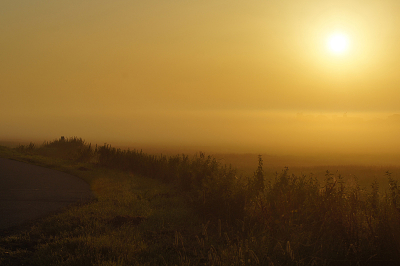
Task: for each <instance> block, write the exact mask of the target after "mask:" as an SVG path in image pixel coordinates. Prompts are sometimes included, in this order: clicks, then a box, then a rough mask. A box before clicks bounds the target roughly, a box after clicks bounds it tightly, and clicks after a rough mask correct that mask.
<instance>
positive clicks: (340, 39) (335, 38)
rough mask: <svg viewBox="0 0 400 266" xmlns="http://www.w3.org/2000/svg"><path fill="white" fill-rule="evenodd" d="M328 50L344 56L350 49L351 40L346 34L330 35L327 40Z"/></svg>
mask: <svg viewBox="0 0 400 266" xmlns="http://www.w3.org/2000/svg"><path fill="white" fill-rule="evenodd" d="M327 47H328V50H329V51H330V52H331V53H333V54H335V55H342V54H344V53H346V52H347V50H348V48H349V38H348V37H347V35H346V34H344V33H339V32H336V33H333V34H331V35H329V37H328V40H327Z"/></svg>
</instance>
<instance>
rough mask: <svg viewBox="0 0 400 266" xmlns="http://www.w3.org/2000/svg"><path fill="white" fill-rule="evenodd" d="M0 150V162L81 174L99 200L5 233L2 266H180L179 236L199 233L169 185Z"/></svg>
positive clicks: (0, 242)
mask: <svg viewBox="0 0 400 266" xmlns="http://www.w3.org/2000/svg"><path fill="white" fill-rule="evenodd" d="M0 150H1V152H0V156H2V157H6V158H13V159H16V160H19V161H25V162H30V163H35V164H38V165H43V166H47V167H51V168H54V169H58V170H63V171H66V172H68V173H72V174H74V175H77V176H79V177H81V178H83V179H84V180H86V181H87V182H89V183H90V185H91V188H92V190H93V192H94V193H95V195H96V197H97V198H96V199H95V200H93V201H92V202H90V203H88V204H85V205H75V206H71V207H69V208H67V209H66V210H65V211H63V212H61V213H58V214H55V215H52V216H49V217H46V218H43V219H41V220H39V221H36V222H35V223H34V224H31V225H30V226H29V227H28V228H26V227H25V228H24V229H23V230H22V231H13V232H7V231H5V232H2V236H1V237H0V265H163V264H164V265H174V264H179V255H178V252H177V250H176V248H175V246H174V242H175V237H176V234H177V232H179V234H180V235H182V234H183V235H185V234H189V235H190V234H195V233H196V230H198V229H197V228H196V225H195V224H196V221H197V219H196V215H195V214H194V213H193V211H192V210H191V209H190V208H188V206H186V205H185V200H184V199H183V198H182V196H181V195H178V194H177V193H176V191H175V190H174V188H173V187H171V186H170V185H167V184H163V183H161V182H160V181H157V180H154V179H149V178H144V177H140V176H133V175H132V174H130V173H127V172H121V171H118V170H109V169H104V168H97V167H94V166H93V165H91V164H84V163H74V162H71V161H65V160H61V159H51V158H49V157H42V156H38V155H33V154H26V153H25V154H24V153H18V152H17V151H15V150H10V149H7V148H4V147H1V148H0ZM83 167H84V168H83ZM80 169H85V170H84V171H82V170H80Z"/></svg>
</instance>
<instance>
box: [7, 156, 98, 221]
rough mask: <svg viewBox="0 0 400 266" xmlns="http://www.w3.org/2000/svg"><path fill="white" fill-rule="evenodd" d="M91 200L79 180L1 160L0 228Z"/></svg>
mask: <svg viewBox="0 0 400 266" xmlns="http://www.w3.org/2000/svg"><path fill="white" fill-rule="evenodd" d="M91 197H92V192H91V191H90V188H89V185H88V184H87V183H85V182H84V181H83V180H81V179H79V178H78V177H75V176H72V175H69V174H66V173H63V172H59V171H55V170H52V169H47V168H44V167H39V166H35V165H30V164H27V163H22V162H17V161H13V160H9V159H4V158H0V229H6V228H10V227H13V226H17V225H21V224H22V223H24V222H26V221H30V220H33V219H37V218H39V217H42V216H44V215H46V214H48V213H51V212H53V211H57V210H59V209H61V208H63V207H66V206H67V205H69V204H71V203H74V202H78V201H85V200H88V199H90V198H91Z"/></svg>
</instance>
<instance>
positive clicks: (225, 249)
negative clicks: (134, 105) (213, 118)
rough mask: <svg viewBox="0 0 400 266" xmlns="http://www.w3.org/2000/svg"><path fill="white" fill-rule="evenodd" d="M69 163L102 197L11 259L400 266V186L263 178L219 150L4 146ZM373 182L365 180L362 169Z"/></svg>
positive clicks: (285, 173) (7, 260)
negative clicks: (225, 159)
mask: <svg viewBox="0 0 400 266" xmlns="http://www.w3.org/2000/svg"><path fill="white" fill-rule="evenodd" d="M0 154H1V155H2V156H3V157H12V158H14V159H19V160H22V161H30V162H34V163H36V164H40V165H44V166H47V167H52V168H56V169H60V170H63V171H67V172H69V173H71V174H74V175H77V176H79V177H81V178H83V179H85V180H86V181H87V182H89V183H90V185H91V187H92V190H93V191H94V193H95V194H96V196H97V198H96V199H95V200H94V201H92V202H90V203H88V204H85V205H76V206H72V207H70V208H68V209H66V210H65V211H63V212H62V213H59V214H55V215H52V216H50V217H46V218H43V219H41V220H39V221H37V222H35V223H33V224H30V225H29V226H26V228H23V229H22V230H19V231H15V232H13V231H5V232H3V236H2V237H1V238H0V264H2V265H19V264H21V263H22V262H24V263H25V264H27V265H397V263H398V262H400V227H399V224H400V191H399V186H398V183H397V180H395V179H394V178H392V176H391V173H390V172H386V177H385V178H386V180H387V182H388V189H387V190H386V191H385V192H384V193H382V192H380V191H382V190H380V182H378V180H375V181H374V182H372V183H371V184H369V186H368V187H366V188H363V187H361V186H360V184H359V183H358V180H357V179H354V180H351V182H349V181H348V180H345V179H344V178H343V177H342V176H341V175H340V174H332V173H330V172H329V171H326V174H325V176H324V178H323V179H317V178H315V177H312V176H311V177H310V176H305V175H301V176H296V175H293V174H290V173H289V169H288V168H284V169H283V170H282V171H281V172H280V173H276V175H275V177H274V178H266V176H265V172H264V170H263V160H262V158H261V156H260V157H259V161H258V168H257V169H255V172H254V174H253V175H252V176H238V175H237V171H236V169H235V168H234V167H232V166H225V165H221V164H220V163H218V161H217V160H216V159H215V158H213V157H212V156H206V155H205V154H203V153H199V154H197V155H194V156H191V157H189V156H187V155H183V154H182V155H176V156H163V155H149V154H146V153H143V152H142V151H137V150H120V149H116V148H113V147H111V146H110V145H107V144H105V145H103V146H99V147H98V146H96V147H92V146H91V145H90V144H87V143H85V141H83V140H82V139H79V138H70V139H63V138H62V139H59V140H55V141H52V142H46V143H44V144H43V145H41V146H40V147H35V145H34V144H30V145H26V146H19V147H17V148H16V149H14V150H10V149H6V148H2V151H1V153H0ZM359 179H362V177H359Z"/></svg>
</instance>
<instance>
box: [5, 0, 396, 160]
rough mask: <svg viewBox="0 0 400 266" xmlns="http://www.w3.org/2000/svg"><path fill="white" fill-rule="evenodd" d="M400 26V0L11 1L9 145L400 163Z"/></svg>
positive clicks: (7, 9) (7, 24)
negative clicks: (68, 140)
mask: <svg viewBox="0 0 400 266" xmlns="http://www.w3.org/2000/svg"><path fill="white" fill-rule="evenodd" d="M399 25H400V1H397V0H382V1H376V0H373V1H372V0H363V1H353V0H346V1H337V0H335V1H317V0H314V1H313V0H288V1H277V0H276V1H259V0H258V1H253V0H248V1H222V0H213V1H182V0H175V1H160V0H158V1H155V0H146V1H134V0H115V1H104V0H96V1H94V0H86V1H75V0H68V1H66V0H58V1H50V0H47V1H46V0H41V1H39V0H30V1H26V0H23V1H22V0H2V1H0V32H1V34H0V75H1V76H0V80H1V82H0V86H1V87H0V92H1V94H0V95H1V105H0V111H1V113H0V121H2V123H1V125H0V139H12V138H14V139H38V140H49V139H50V140H51V139H54V138H58V137H59V136H61V135H65V136H78V137H82V138H84V139H86V140H88V141H91V140H93V141H99V142H108V143H113V142H120V143H122V142H130V143H136V144H139V145H140V144H143V143H146V144H160V145H161V144H163V145H164V144H165V145H169V144H171V145H203V146H210V147H211V146H225V147H231V148H232V149H236V148H237V150H239V147H240V149H241V150H246V149H248V150H250V149H251V150H252V151H256V152H259V150H261V149H271V150H274V151H276V152H278V151H281V152H288V153H290V152H293V151H298V150H303V151H304V150H305V149H306V150H307V151H314V150H324V149H326V150H333V151H337V152H340V151H348V150H349V149H350V148H349V147H351V148H352V151H358V152H395V151H397V148H398V147H399V146H398V145H399V143H400V142H399V141H398V140H397V136H396V133H397V132H399V131H398V129H399V128H400V121H399V119H398V118H397V116H393V115H395V114H397V113H400V108H399V107H400V105H399V103H400V97H399V96H400V92H399V89H400V74H399V73H400V48H399V47H400V27H399ZM337 32H340V33H343V34H344V35H345V36H346V38H347V39H346V41H347V42H348V47H347V50H346V51H345V52H344V53H343V54H335V53H332V51H330V50H329V49H328V48H327V41H328V39H329V37H330V36H331V35H332V34H334V33H337ZM304 117H305V118H307V119H304ZM344 119H347V120H344ZM351 119H353V120H351ZM349 121H352V122H349ZM396 129H397V130H396ZM233 147H236V148H233ZM246 147H247V148H246ZM263 152H264V150H263Z"/></svg>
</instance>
